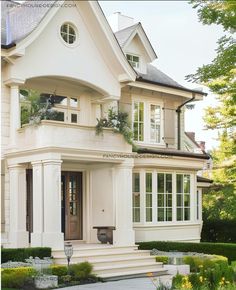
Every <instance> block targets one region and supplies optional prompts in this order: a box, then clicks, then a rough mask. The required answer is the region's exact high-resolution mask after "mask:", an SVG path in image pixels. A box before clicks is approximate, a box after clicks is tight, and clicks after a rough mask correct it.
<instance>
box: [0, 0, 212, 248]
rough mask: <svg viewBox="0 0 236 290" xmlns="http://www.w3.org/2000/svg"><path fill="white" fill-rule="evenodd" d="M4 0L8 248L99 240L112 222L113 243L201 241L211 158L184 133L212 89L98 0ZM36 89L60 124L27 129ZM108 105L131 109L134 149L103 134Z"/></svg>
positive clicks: (4, 223)
mask: <svg viewBox="0 0 236 290" xmlns="http://www.w3.org/2000/svg"><path fill="white" fill-rule="evenodd" d="M1 4H2V21H3V23H2V98H1V101H2V104H1V105H2V106H1V108H2V112H1V113H2V138H1V140H2V163H1V164H2V243H3V245H4V247H12V248H15V247H27V246H29V245H31V246H50V247H52V248H53V249H54V250H61V249H63V245H64V241H65V240H76V241H78V240H79V241H81V242H82V241H83V242H84V243H86V244H94V243H100V242H99V241H98V239H97V229H96V228H95V229H94V227H114V230H113V246H114V247H121V246H133V245H134V244H135V242H140V241H152V240H159V241H160V240H163V241H165V240H170V241H192V242H198V241H199V240H200V233H201V226H202V217H201V187H202V186H204V185H203V183H204V182H205V181H204V180H201V184H198V180H197V171H198V170H201V169H202V168H203V166H204V164H205V162H206V161H207V160H208V159H209V157H208V155H207V154H206V153H205V152H204V151H202V150H200V149H199V148H198V146H197V144H195V143H194V142H192V141H191V140H189V138H188V136H187V135H186V134H185V133H184V107H185V104H186V103H188V102H190V101H193V100H199V101H200V100H201V99H202V98H203V95H204V93H203V92H201V91H196V90H191V89H187V88H185V87H183V86H182V85H180V84H178V83H177V82H175V81H174V80H172V79H171V78H170V77H168V76H167V75H165V74H164V73H162V72H161V71H160V70H158V69H157V68H156V67H154V66H153V65H151V63H152V62H153V61H154V60H155V59H156V58H157V55H156V53H155V51H154V49H153V47H152V45H151V43H150V40H149V39H148V37H147V35H146V33H145V31H144V30H143V27H142V25H141V23H136V24H135V23H133V20H132V18H130V17H126V16H123V15H121V14H120V13H116V14H114V15H113V16H112V17H111V19H110V23H111V26H110V25H109V24H108V21H107V19H106V18H105V16H104V14H103V12H102V10H101V7H100V6H99V4H98V2H96V1H25V3H23V4H21V5H16V6H15V5H14V7H11V5H12V1H2V3H1ZM111 27H112V28H113V30H114V32H113V31H112V28H111ZM29 89H31V90H36V91H38V92H40V93H41V94H42V96H44V97H45V98H47V97H48V96H50V95H53V96H54V106H55V108H56V109H57V111H58V112H60V119H58V120H42V121H41V122H40V123H39V124H35V125H32V124H25V125H23V126H21V121H20V120H21V116H20V115H21V109H20V106H21V98H20V91H21V90H29ZM109 108H113V109H115V110H119V111H121V112H127V113H128V114H129V119H130V123H131V125H132V129H133V132H134V142H135V144H136V147H137V148H138V152H132V146H131V145H129V144H128V143H127V142H126V141H125V139H124V137H123V136H122V135H121V134H119V133H114V132H113V130H112V129H109V128H107V129H104V133H103V135H96V132H95V126H96V124H97V119H99V118H101V117H106V116H107V113H108V109H109ZM186 144H187V145H186ZM196 149H198V150H196ZM198 185H199V186H198Z"/></svg>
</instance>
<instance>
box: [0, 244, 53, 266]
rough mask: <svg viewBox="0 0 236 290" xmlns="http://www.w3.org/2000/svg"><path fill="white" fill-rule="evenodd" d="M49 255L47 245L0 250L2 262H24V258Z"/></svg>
mask: <svg viewBox="0 0 236 290" xmlns="http://www.w3.org/2000/svg"><path fill="white" fill-rule="evenodd" d="M51 255H52V250H51V248H47V247H38V248H36V247H35V248H18V249H2V250H1V259H2V263H6V262H8V261H13V262H25V259H28V258H29V257H33V258H35V257H39V258H40V259H43V258H44V257H51Z"/></svg>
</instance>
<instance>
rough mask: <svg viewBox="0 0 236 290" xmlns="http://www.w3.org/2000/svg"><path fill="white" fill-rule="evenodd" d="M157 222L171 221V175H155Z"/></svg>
mask: <svg viewBox="0 0 236 290" xmlns="http://www.w3.org/2000/svg"><path fill="white" fill-rule="evenodd" d="M157 221H158V222H160V221H172V174H170V173H157Z"/></svg>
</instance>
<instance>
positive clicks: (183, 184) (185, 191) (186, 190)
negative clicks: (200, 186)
mask: <svg viewBox="0 0 236 290" xmlns="http://www.w3.org/2000/svg"><path fill="white" fill-rule="evenodd" d="M190 192H191V190H190V175H189V174H177V175H176V199H177V200H176V206H177V221H189V220H190Z"/></svg>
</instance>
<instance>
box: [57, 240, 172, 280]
mask: <svg viewBox="0 0 236 290" xmlns="http://www.w3.org/2000/svg"><path fill="white" fill-rule="evenodd" d="M72 245H73V256H72V258H71V263H72V264H73V263H81V262H85V261H87V262H89V263H91V264H92V265H93V273H94V274H96V275H98V276H99V277H101V278H104V279H122V278H124V277H125V278H129V277H146V275H147V273H150V272H151V273H153V274H155V275H158V276H160V275H163V274H166V270H165V269H164V268H163V265H162V263H160V262H156V258H155V256H151V255H150V251H148V250H138V246H134V245H130V246H118V245H104V244H96V243H95V244H93V243H90V244H86V243H82V242H79V241H72ZM52 255H53V258H54V262H55V263H56V264H64V265H65V264H67V260H66V257H65V254H64V251H63V250H57V251H53V252H52Z"/></svg>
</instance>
